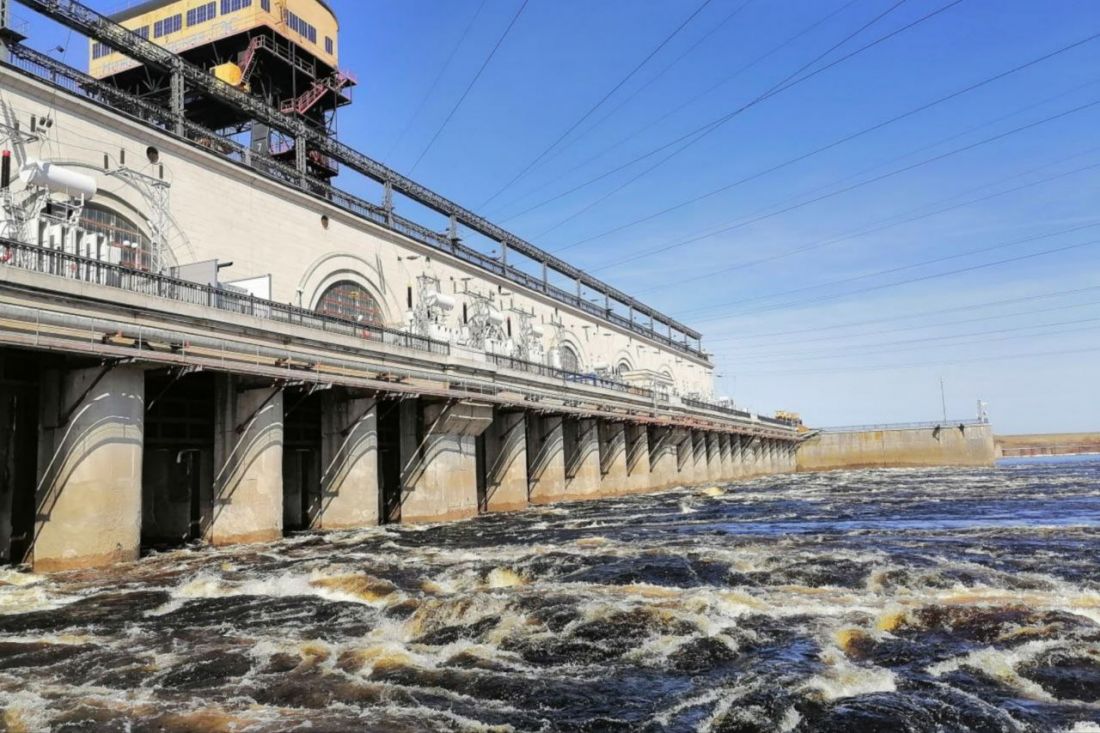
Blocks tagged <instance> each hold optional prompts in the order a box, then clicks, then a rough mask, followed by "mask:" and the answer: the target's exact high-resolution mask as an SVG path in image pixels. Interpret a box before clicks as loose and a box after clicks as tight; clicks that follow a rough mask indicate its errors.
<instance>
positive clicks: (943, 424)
mask: <svg viewBox="0 0 1100 733" xmlns="http://www.w3.org/2000/svg"><path fill="white" fill-rule="evenodd" d="M988 424H989V422H988V421H986V420H977V419H974V418H971V419H968V420H947V421H944V420H929V421H926V422H898V423H881V424H878V425H842V426H839V427H831V428H815V429H816V430H817V431H819V432H822V433H865V432H867V431H869V430H932V429H935V428H957V427H959V426H960V425H962V426H964V427H972V426H977V425H988Z"/></svg>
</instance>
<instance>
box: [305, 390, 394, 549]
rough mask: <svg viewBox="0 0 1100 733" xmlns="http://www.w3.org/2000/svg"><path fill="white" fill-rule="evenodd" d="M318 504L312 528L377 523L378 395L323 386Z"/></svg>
mask: <svg viewBox="0 0 1100 733" xmlns="http://www.w3.org/2000/svg"><path fill="white" fill-rule="evenodd" d="M321 462H322V473H321V505H320V507H319V508H318V511H317V514H316V518H315V519H314V521H313V526H314V527H316V528H317V529H353V528H359V527H370V526H372V525H375V524H378V520H379V514H378V513H379V496H378V401H377V400H376V399H373V398H369V397H355V396H351V395H348V394H346V393H343V392H339V391H331V390H330V391H328V392H325V394H324V396H323V400H322V414H321Z"/></svg>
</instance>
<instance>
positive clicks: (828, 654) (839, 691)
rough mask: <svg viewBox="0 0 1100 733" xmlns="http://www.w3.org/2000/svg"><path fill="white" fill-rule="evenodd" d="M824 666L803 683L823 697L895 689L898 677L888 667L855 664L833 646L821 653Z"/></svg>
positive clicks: (841, 696) (837, 698) (830, 699)
mask: <svg viewBox="0 0 1100 733" xmlns="http://www.w3.org/2000/svg"><path fill="white" fill-rule="evenodd" d="M820 659H821V662H822V663H823V664H824V665H825V669H824V670H823V671H822V672H820V673H818V674H816V675H814V676H813V677H811V678H810V679H808V680H807V681H806V682H805V683H804V684H803V686H802V689H803V690H804V691H806V692H810V693H811V694H814V695H815V696H817V697H820V698H821V699H822V700H825V701H829V702H831V701H833V700H840V699H843V698H846V697H856V696H858V695H868V694H870V693H873V692H894V691H896V690H897V677H896V676H895V675H894V673H893V672H891V671H890V670H888V669H884V668H882V667H870V666H863V665H858V664H854V663H852V662H851V661H849V660H848V658H847V657H846V656H845V655H844V653H843V652H841V651H840V650H839V649H836V648H827V649H825V650H824V651H823V652H822V653H821V657H820Z"/></svg>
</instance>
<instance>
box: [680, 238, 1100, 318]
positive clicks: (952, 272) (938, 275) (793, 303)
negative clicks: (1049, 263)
mask: <svg viewBox="0 0 1100 733" xmlns="http://www.w3.org/2000/svg"><path fill="white" fill-rule="evenodd" d="M1096 244H1100V239H1094V240H1091V241H1088V242H1081V243H1078V244H1070V245H1066V246H1064V247H1055V248H1053V249H1045V250H1041V251H1039V252H1032V253H1031V254H1026V255H1019V256H1016V257H1009V258H1006V259H1002V260H995V261H993V262H984V263H981V264H978V265H971V266H969V267H960V268H958V269H956V270H947V271H945V272H937V273H933V274H931V275H922V276H921V277H914V278H910V279H908V280H898V281H896V282H892V283H883V284H880V285H872V286H870V287H866V288H861V289H859V290H850V291H848V292H846V293H835V294H833V295H824V296H820V297H817V298H811V299H809V300H803V301H791V302H787V303H780V304H779V305H774V306H769V307H767V308H757V309H754V310H749V311H742V312H741V313H736V314H725V315H721V316H709V317H707V318H700V319H697V320H698V321H700V322H703V321H714V320H721V319H723V318H727V317H729V315H750V314H757V313H767V312H769V311H774V310H782V309H785V308H789V307H791V306H805V305H812V304H814V303H821V302H824V301H827V300H836V299H838V298H845V297H848V296H850V295H861V294H863V293H870V292H873V291H875V290H884V289H886V288H893V287H898V286H899V285H910V284H912V283H917V282H924V281H926V280H936V279H938V278H941V277H948V276H949V275H958V274H961V273H964V272H974V271H975V270H984V269H985V268H987V267H996V266H998V265H1006V264H1011V263H1013V262H1021V261H1023V260H1030V259H1034V258H1036V257H1043V256H1045V255H1049V254H1057V253H1059V252H1067V251H1069V250H1073V249H1080V248H1081V247H1091V246H1093V245H1096Z"/></svg>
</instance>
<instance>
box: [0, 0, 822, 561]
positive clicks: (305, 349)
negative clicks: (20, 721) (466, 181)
mask: <svg viewBox="0 0 1100 733" xmlns="http://www.w3.org/2000/svg"><path fill="white" fill-rule="evenodd" d="M10 2H11V0H0V21H3V23H2V24H0V26H2V30H0V44H2V45H0V155H2V159H0V164H2V168H0V558H2V559H3V560H4V561H7V562H15V563H21V562H29V563H31V564H32V565H33V567H34V568H35V569H36V570H40V571H47V572H48V571H54V570H63V569H68V568H78V567H93V566H99V565H106V564H110V563H115V562H121V561H128V560H132V559H135V558H137V557H138V556H139V555H140V552H141V551H142V549H143V548H149V547H165V546H173V545H179V544H182V543H186V542H191V541H201V542H206V543H211V544H229V543H240V542H265V541H270V540H272V539H275V538H277V537H280V536H282V534H283V533H284V532H287V531H294V530H302V529H317V530H329V529H340V528H351V527H365V526H371V525H376V524H380V523H387V522H437V521H446V520H453V519H459V518H465V517H471V516H474V515H477V514H478V513H481V512H493V511H510V510H518V509H522V508H524V507H527V506H528V505H530V504H544V503H550V502H559V501H573V500H581V499H588V498H593V497H599V496H608V495H618V494H623V493H631V492H641V491H652V490H657V489H661V488H665V487H671V486H677V485H686V484H692V483H701V482H713V481H726V480H730V479H734V478H738V477H743V476H750V475H758V474H763V473H774V472H780V471H790V470H794V467H795V461H794V453H795V447H796V445H797V444H798V442H799V440H801V435H800V433H799V432H798V430H796V426H795V425H794V424H793V423H792V422H791V421H790V420H787V419H782V418H776V417H769V416H763V415H757V414H753V413H751V412H749V411H746V410H742V409H739V408H738V407H736V406H734V405H733V404H732V403H731V402H730V401H728V400H720V399H715V397H714V395H713V390H714V386H713V377H714V367H713V364H712V363H711V361H710V357H709V355H708V354H707V352H706V351H704V350H703V347H702V342H701V335H700V334H699V333H698V332H696V331H694V330H693V329H691V328H690V327H688V326H686V325H684V324H682V323H679V322H678V321H676V320H675V319H673V318H670V317H669V316H667V315H665V314H663V313H661V312H660V311H658V310H656V309H654V308H652V307H651V306H649V305H647V304H645V303H642V302H640V301H638V300H637V299H635V298H633V297H631V296H630V295H628V294H626V293H624V292H622V291H620V290H618V289H616V288H615V287H613V286H612V285H610V284H608V283H605V282H603V281H601V280H598V279H596V278H594V277H592V276H591V275H589V274H588V273H585V272H583V271H581V270H579V269H577V268H575V267H573V266H572V265H570V264H569V263H567V262H564V261H562V260H560V259H558V258H556V257H554V256H553V255H550V254H548V253H546V252H545V251H543V250H542V249H541V248H539V247H537V246H536V245H534V244H532V243H530V242H527V241H526V240H524V239H522V238H520V237H518V236H516V235H515V234H513V233H512V232H509V231H507V230H505V229H503V228H501V227H499V226H497V225H495V224H493V223H492V222H490V221H488V220H486V219H484V218H483V217H481V216H479V215H477V214H476V213H474V212H472V211H470V210H468V209H466V208H464V207H462V206H461V205H459V204H457V203H455V202H454V201H452V200H450V199H447V198H445V197H443V196H441V195H440V194H438V193H436V192H434V191H431V190H429V189H427V188H425V187H424V186H422V185H420V184H418V183H416V182H415V181H412V180H410V179H408V178H407V177H405V176H403V175H401V174H400V173H398V172H397V171H394V170H392V169H390V168H388V167H386V166H384V165H382V164H381V163H378V162H377V161H375V160H373V159H371V158H369V157H368V156H367V155H365V154H363V153H361V152H359V151H357V150H354V149H352V148H350V147H348V146H347V145H345V144H343V143H341V142H340V141H339V139H338V137H337V135H336V132H337V124H336V117H337V113H338V110H339V109H340V108H341V107H343V106H345V105H346V104H348V103H349V102H350V100H351V97H350V92H351V89H352V88H353V87H354V80H353V78H352V77H351V75H350V74H347V73H346V72H344V71H342V70H341V69H340V68H339V60H338V55H337V54H338V51H339V37H338V27H339V26H338V21H337V19H336V17H335V16H334V14H333V13H332V11H331V9H330V8H329V7H328V6H327V4H326V3H324V2H322V1H321V0H270V1H268V0H217V2H209V1H208V2H200V1H199V0H174V1H166V0H154V1H153V2H146V3H141V4H137V5H134V6H132V7H130V8H129V9H127V10H126V11H124V12H122V13H121V14H119V15H116V16H113V17H107V16H104V15H101V14H99V13H97V12H96V11H94V10H92V9H90V8H88V7H86V6H84V5H83V4H81V3H79V2H75V1H73V0H20V5H21V6H23V7H24V8H26V9H29V10H30V11H33V12H35V13H39V14H41V15H43V16H45V17H47V18H49V19H51V20H53V21H56V22H58V23H61V24H62V25H64V26H66V27H67V28H69V29H71V30H72V31H73V32H74V33H77V34H80V35H83V36H85V37H87V38H88V41H89V51H88V60H89V68H88V71H83V70H80V69H77V68H74V67H71V66H67V65H65V64H63V63H61V62H59V61H58V60H57V59H56V58H54V57H53V56H50V55H48V54H43V53H41V52H38V51H36V50H34V49H32V48H31V47H30V46H28V45H26V44H25V43H24V41H25V40H26V39H25V38H24V36H25V33H23V32H21V31H20V29H16V28H12V27H11V25H10V23H9V22H8V15H7V14H8V11H9V3H10ZM337 173H340V178H339V179H336V178H335V175H336V174H337ZM352 177H358V178H359V179H361V181H362V182H363V185H359V186H357V187H356V190H357V191H361V190H368V191H370V192H373V193H372V197H370V198H366V197H363V196H359V195H355V194H352V193H349V192H348V191H346V190H344V189H342V188H338V187H337V186H336V182H337V180H339V181H340V182H343V181H344V180H345V179H346V178H352Z"/></svg>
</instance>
